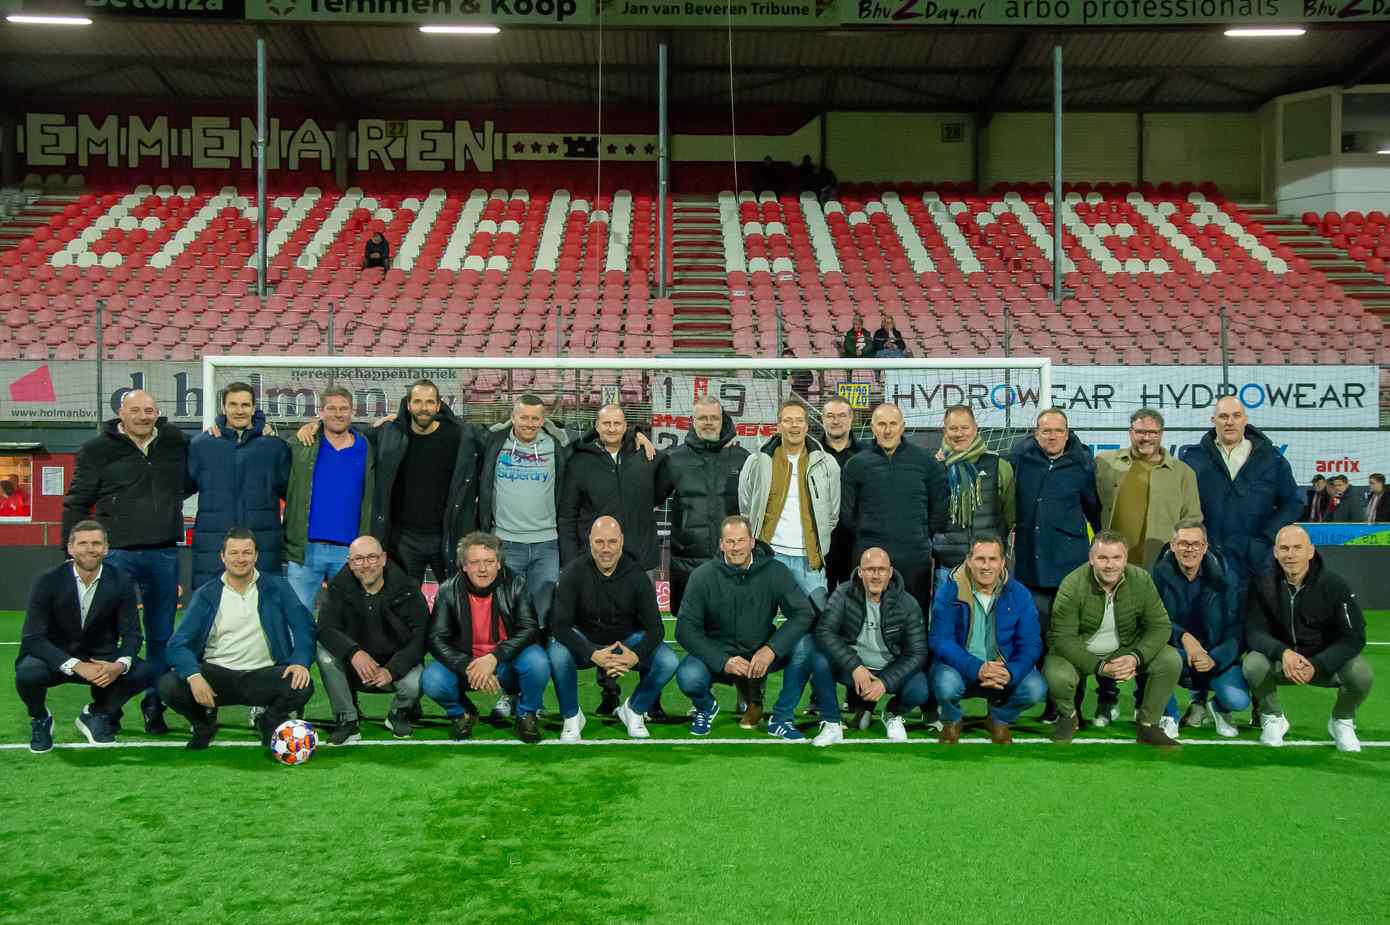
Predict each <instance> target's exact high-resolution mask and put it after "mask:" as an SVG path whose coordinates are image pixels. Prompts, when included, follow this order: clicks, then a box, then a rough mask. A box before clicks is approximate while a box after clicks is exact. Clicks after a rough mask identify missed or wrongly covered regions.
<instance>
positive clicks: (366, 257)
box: [362, 231, 391, 270]
mask: <svg viewBox="0 0 1390 925" xmlns="http://www.w3.org/2000/svg"><path fill="white" fill-rule="evenodd" d="M372 267H380V268H381V269H383V270H389V269H391V245H390V244H387V243H386V238H385V236H384V235H382V233H381V232H380V231H373V232H372V236H371V238H369V239H368V240H367V248H366V250H365V251H364V252H363V254H362V269H364V270H370V269H371V268H372Z"/></svg>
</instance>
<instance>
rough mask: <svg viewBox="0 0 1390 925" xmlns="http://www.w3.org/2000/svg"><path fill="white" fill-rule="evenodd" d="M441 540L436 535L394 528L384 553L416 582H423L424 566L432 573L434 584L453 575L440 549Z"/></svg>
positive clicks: (438, 535) (442, 581)
mask: <svg viewBox="0 0 1390 925" xmlns="http://www.w3.org/2000/svg"><path fill="white" fill-rule="evenodd" d="M442 543H443V538H442V537H441V536H440V534H438V533H424V532H422V531H419V530H411V529H409V528H407V527H395V528H393V529H392V530H391V535H390V537H389V538H388V541H387V545H386V551H387V552H388V553H389V554H390V556H391V558H392V559H394V560H395V561H396V564H398V565H399V566H400V567H401V568H403V569H405V573H406V574H407V575H409V576H410V577H411V578H412V579H414V580H415V581H417V582H422V581H424V580H425V566H429V569H430V571H431V572H433V573H434V580H435V582H436V583H439V584H443V583H444V579H446V578H448V577H449V576H450V575H451V574H453V569H451V568H449V563H448V562H447V561H446V560H445V558H444V552H443V550H442V549H441V544H442Z"/></svg>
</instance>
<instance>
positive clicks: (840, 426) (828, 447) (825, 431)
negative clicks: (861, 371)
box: [820, 396, 863, 591]
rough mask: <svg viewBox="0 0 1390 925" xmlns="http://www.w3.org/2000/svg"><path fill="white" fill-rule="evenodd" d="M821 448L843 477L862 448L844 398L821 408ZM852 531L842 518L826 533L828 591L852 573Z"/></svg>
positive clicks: (832, 589) (852, 409) (837, 398)
mask: <svg viewBox="0 0 1390 925" xmlns="http://www.w3.org/2000/svg"><path fill="white" fill-rule="evenodd" d="M820 422H821V449H823V450H825V452H827V453H829V454H830V455H831V456H833V457H834V458H835V464H836V465H837V466H839V467H840V473H841V475H842V476H843V474H844V471H845V466H846V465H847V464H848V463H849V461H850V460H851V459H852V458H854V456H855V454H857V453H858V452H859V451H860V450H861V449H863V447H862V446H861V445H860V443H859V441H858V440H856V439H854V432H853V431H854V407H853V406H852V405H851V404H850V403H849V402H848V401H846V400H845V399H843V398H840V397H838V396H837V397H835V398H831V399H827V400H826V402H825V404H823V405H822V406H821V412H820ZM853 547H854V532H853V531H852V530H850V529H849V526H848V525H847V524H845V522H844V518H843V517H842V518H840V522H839V523H837V524H835V529H834V530H832V531H830V552H829V553H828V554H827V555H826V557H825V580H826V585H827V587H828V589H829V590H831V591H834V590H835V588H836V587H837V586H838V585H839V584H840V583H841V582H843V581H848V580H849V577H850V573H851V572H853V571H854V558H853V553H854V548H853Z"/></svg>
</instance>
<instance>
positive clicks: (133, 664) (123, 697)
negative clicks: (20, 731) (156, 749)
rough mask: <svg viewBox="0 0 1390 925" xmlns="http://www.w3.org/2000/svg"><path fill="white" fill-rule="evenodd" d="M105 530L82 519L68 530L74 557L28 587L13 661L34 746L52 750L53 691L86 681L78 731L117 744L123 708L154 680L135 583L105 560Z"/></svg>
mask: <svg viewBox="0 0 1390 925" xmlns="http://www.w3.org/2000/svg"><path fill="white" fill-rule="evenodd" d="M106 552H107V545H106V528H105V527H103V526H102V525H101V524H99V523H97V522H96V521H95V520H81V521H78V522H77V523H76V524H74V525H73V527H72V530H71V531H70V533H69V535H68V555H70V556H72V561H71V562H64V563H63V564H62V565H59V566H58V567H57V568H55V569H53V570H51V571H48V572H45V573H43V574H42V575H40V576H39V577H38V579H37V580H36V581H35V582H34V587H33V590H31V591H30V592H29V606H28V608H27V609H26V610H25V612H24V629H23V630H22V631H21V635H20V642H19V658H18V659H16V660H15V666H14V678H15V687H16V689H18V691H19V698H20V699H21V700H23V701H24V706H25V707H26V708H27V709H28V711H29V724H30V737H29V751H31V752H33V753H35V754H41V753H43V752H46V751H48V750H49V749H51V748H53V714H51V713H49V712H48V707H47V705H46V702H47V699H48V689H49V688H50V687H57V686H58V685H60V684H86V685H88V687H89V688H90V690H91V695H92V702H91V704H90V705H89V706H86V707H83V708H82V712H81V713H80V714H78V716H77V719H76V721H75V722H76V725H77V731H78V732H80V733H82V735H83V737H84V738H86V740H87V741H88V742H90V743H92V744H94V745H109V744H111V743H113V742H115V741H116V729H117V726H118V720H119V717H120V714H121V707H122V706H124V705H125V702H126V701H127V700H129V699H130V698H132V697H134V696H135V695H136V694H139V693H140V692H141V691H142V690H144V689H145V688H146V687H149V686H150V685H152V684H154V683H155V682H156V681H157V680H158V678H159V675H158V673H157V672H156V671H155V666H154V663H152V662H147V661H141V660H140V659H139V658H138V656H139V654H140V617H139V614H138V613H137V612H136V609H135V583H134V582H133V581H131V579H130V578H129V577H127V576H126V574H125V573H124V572H122V571H121V570H120V569H118V568H114V567H113V568H107V567H106V566H105V565H103V563H102V559H103V558H104V557H105V556H106Z"/></svg>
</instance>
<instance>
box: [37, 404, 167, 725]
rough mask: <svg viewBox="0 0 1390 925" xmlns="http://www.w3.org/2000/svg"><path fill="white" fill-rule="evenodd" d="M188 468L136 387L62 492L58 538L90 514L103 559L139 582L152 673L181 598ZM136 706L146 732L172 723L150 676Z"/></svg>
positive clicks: (68, 537)
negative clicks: (99, 533)
mask: <svg viewBox="0 0 1390 925" xmlns="http://www.w3.org/2000/svg"><path fill="white" fill-rule="evenodd" d="M187 472H188V441H187V439H186V438H185V437H184V435H183V432H182V431H181V430H179V429H178V428H177V427H175V426H174V425H173V424H170V423H169V421H168V419H167V418H164V417H161V416H160V414H159V406H158V405H156V404H155V400H154V396H152V395H150V394H149V393H148V392H145V391H142V390H139V389H137V390H135V391H132V392H126V393H125V395H124V396H122V397H121V404H120V409H119V410H118V411H117V415H116V418H115V419H114V420H111V421H107V422H106V425H105V427H103V429H102V433H101V436H99V437H95V438H93V439H91V440H88V441H87V442H86V443H84V444H83V445H82V448H81V449H80V450H79V451H78V453H77V469H76V471H75V472H74V473H73V478H72V485H71V486H70V487H69V489H68V494H67V497H66V498H64V499H63V545H64V546H67V545H69V544H70V543H71V541H72V529H73V527H74V525H76V524H77V523H78V522H80V521H83V520H86V519H87V518H89V517H93V516H94V517H95V519H96V521H97V522H98V523H100V524H101V525H102V526H103V527H104V528H106V535H107V537H108V541H109V543H110V551H109V552H108V553H107V555H106V562H107V564H108V565H111V566H112V567H113V568H117V569H120V570H121V571H122V572H124V573H125V574H126V575H127V576H128V577H129V578H130V579H131V580H132V581H133V582H134V583H135V585H136V587H137V588H139V591H140V601H141V603H142V604H143V605H144V612H145V634H144V635H145V657H146V659H147V660H148V661H149V662H150V664H151V665H152V666H153V670H154V672H155V675H156V676H158V675H160V674H163V672H164V671H165V669H166V668H168V661H167V657H166V654H165V648H166V646H167V645H168V643H169V636H170V635H171V634H172V633H173V632H174V611H175V609H176V608H177V607H178V603H179V559H178V549H177V548H176V546H177V544H178V541H179V539H180V538H181V537H182V536H183V499H184V497H185V496H186V494H187V493H186V492H185V489H184V486H185V484H186V481H187ZM94 509H95V510H94ZM140 713H141V715H142V717H143V718H144V723H145V731H146V732H148V733H150V734H152V735H162V734H163V733H166V732H168V731H169V727H168V725H167V724H166V723H165V722H164V705H163V704H162V703H161V702H160V700H159V697H158V694H157V692H156V690H155V687H154V685H153V684H152V685H151V686H150V688H149V690H148V691H147V692H146V694H145V698H144V700H142V701H141V703H140Z"/></svg>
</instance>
